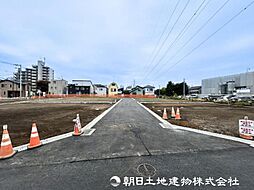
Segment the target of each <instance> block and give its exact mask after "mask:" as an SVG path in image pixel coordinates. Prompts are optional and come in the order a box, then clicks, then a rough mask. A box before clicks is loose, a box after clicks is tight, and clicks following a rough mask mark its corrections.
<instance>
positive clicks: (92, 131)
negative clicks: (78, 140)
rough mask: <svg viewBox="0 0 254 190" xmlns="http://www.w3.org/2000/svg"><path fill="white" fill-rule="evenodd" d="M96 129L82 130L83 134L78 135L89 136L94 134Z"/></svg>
mask: <svg viewBox="0 0 254 190" xmlns="http://www.w3.org/2000/svg"><path fill="white" fill-rule="evenodd" d="M95 130H96V129H84V130H83V132H84V133H83V134H82V135H80V136H91V135H92V134H93V133H94V132H95Z"/></svg>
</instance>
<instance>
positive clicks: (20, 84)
mask: <svg viewBox="0 0 254 190" xmlns="http://www.w3.org/2000/svg"><path fill="white" fill-rule="evenodd" d="M0 63H3V64H7V65H13V66H16V67H19V69H20V72H19V97H20V98H21V97H22V95H21V93H22V79H21V73H22V71H21V68H22V66H21V64H17V63H10V62H7V61H2V60H0Z"/></svg>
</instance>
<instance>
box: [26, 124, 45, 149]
mask: <svg viewBox="0 0 254 190" xmlns="http://www.w3.org/2000/svg"><path fill="white" fill-rule="evenodd" d="M41 145H42V144H41V140H40V137H39V133H38V130H37V127H36V123H33V124H32V131H31V136H30V142H29V145H28V146H27V147H28V148H29V149H31V148H35V147H38V146H41Z"/></svg>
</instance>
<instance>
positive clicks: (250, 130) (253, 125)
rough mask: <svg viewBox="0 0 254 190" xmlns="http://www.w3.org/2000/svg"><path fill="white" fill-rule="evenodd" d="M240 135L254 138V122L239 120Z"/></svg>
mask: <svg viewBox="0 0 254 190" xmlns="http://www.w3.org/2000/svg"><path fill="white" fill-rule="evenodd" d="M239 134H240V136H241V135H247V136H252V137H254V121H253V120H249V119H240V120H239Z"/></svg>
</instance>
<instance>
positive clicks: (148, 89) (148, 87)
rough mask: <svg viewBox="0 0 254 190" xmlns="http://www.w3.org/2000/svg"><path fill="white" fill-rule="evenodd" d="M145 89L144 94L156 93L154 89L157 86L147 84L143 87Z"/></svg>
mask: <svg viewBox="0 0 254 190" xmlns="http://www.w3.org/2000/svg"><path fill="white" fill-rule="evenodd" d="M143 89H144V95H152V96H153V95H154V89H155V87H154V86H151V85H146V86H144V87H143Z"/></svg>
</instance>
